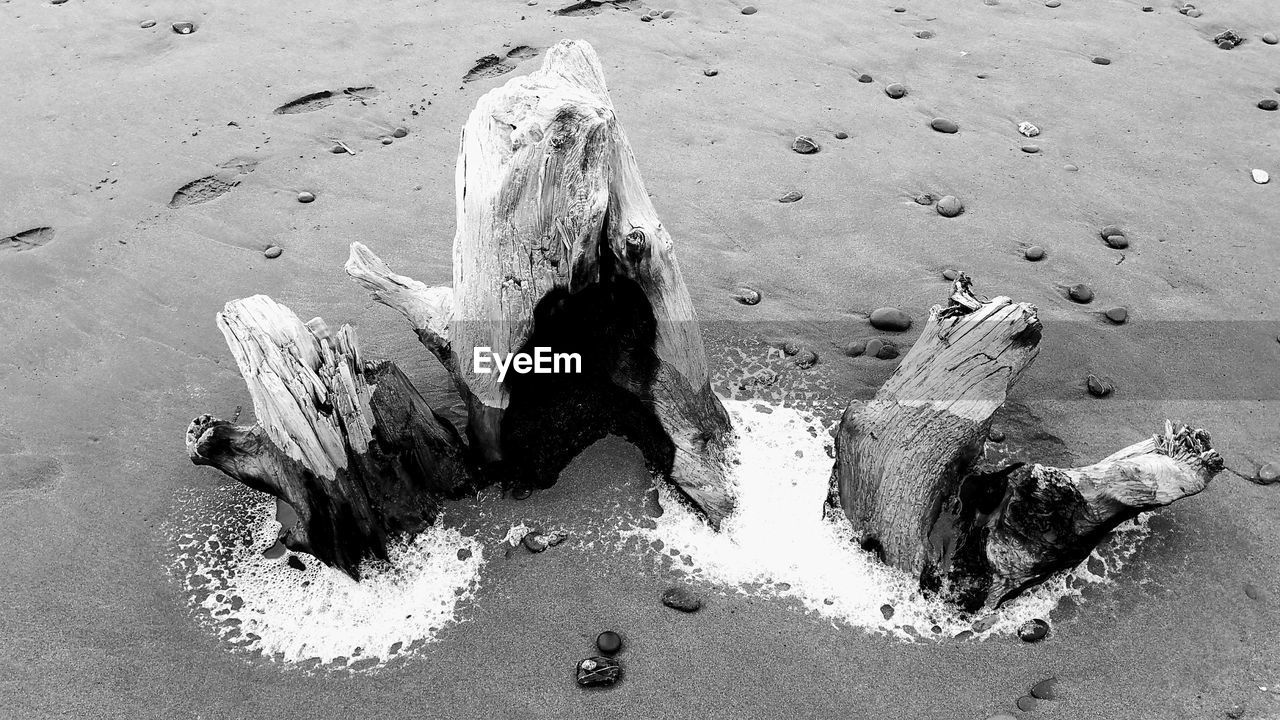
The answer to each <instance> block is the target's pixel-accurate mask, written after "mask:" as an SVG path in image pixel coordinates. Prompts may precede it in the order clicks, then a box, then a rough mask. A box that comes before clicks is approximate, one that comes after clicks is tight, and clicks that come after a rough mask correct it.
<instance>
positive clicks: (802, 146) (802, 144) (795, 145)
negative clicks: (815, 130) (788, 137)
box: [791, 135, 822, 155]
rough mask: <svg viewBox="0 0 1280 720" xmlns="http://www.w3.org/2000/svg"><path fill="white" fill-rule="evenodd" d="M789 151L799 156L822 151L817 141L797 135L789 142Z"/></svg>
mask: <svg viewBox="0 0 1280 720" xmlns="http://www.w3.org/2000/svg"><path fill="white" fill-rule="evenodd" d="M791 149H792V150H795V151H796V152H798V153H800V154H801V155H812V154H814V153H816V152H818V151H819V150H821V149H822V146H821V145H819V144H818V141H817V140H814V139H813V138H811V137H809V136H808V135H798V136H797V137H796V139H795V140H792V141H791Z"/></svg>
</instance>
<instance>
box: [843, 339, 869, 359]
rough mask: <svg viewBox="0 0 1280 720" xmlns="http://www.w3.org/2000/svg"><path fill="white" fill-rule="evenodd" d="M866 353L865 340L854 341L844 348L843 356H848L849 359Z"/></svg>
mask: <svg viewBox="0 0 1280 720" xmlns="http://www.w3.org/2000/svg"><path fill="white" fill-rule="evenodd" d="M866 351H867V341H866V340H854V341H853V342H851V343H849V344H848V345H845V346H844V354H845V355H848V356H849V357H858V356H859V355H861V354H863V353H865V352H866Z"/></svg>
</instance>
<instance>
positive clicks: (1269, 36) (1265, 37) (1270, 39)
mask: <svg viewBox="0 0 1280 720" xmlns="http://www.w3.org/2000/svg"><path fill="white" fill-rule="evenodd" d="M1262 42H1264V43H1266V44H1268V45H1275V44H1276V43H1277V42H1280V39H1278V38H1276V34H1275V33H1263V34H1262Z"/></svg>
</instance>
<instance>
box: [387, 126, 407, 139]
mask: <svg viewBox="0 0 1280 720" xmlns="http://www.w3.org/2000/svg"><path fill="white" fill-rule="evenodd" d="M408 134H409V130H408V129H407V128H402V127H398V128H396V129H395V130H392V131H391V137H395V138H402V137H405V136H407V135H408Z"/></svg>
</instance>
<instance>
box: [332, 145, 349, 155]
mask: <svg viewBox="0 0 1280 720" xmlns="http://www.w3.org/2000/svg"><path fill="white" fill-rule="evenodd" d="M346 151H347V149H346V148H345V147H343V146H341V145H334V146H333V147H331V148H329V152H331V153H333V154H334V155H341V154H342V153H344V152H346Z"/></svg>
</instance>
